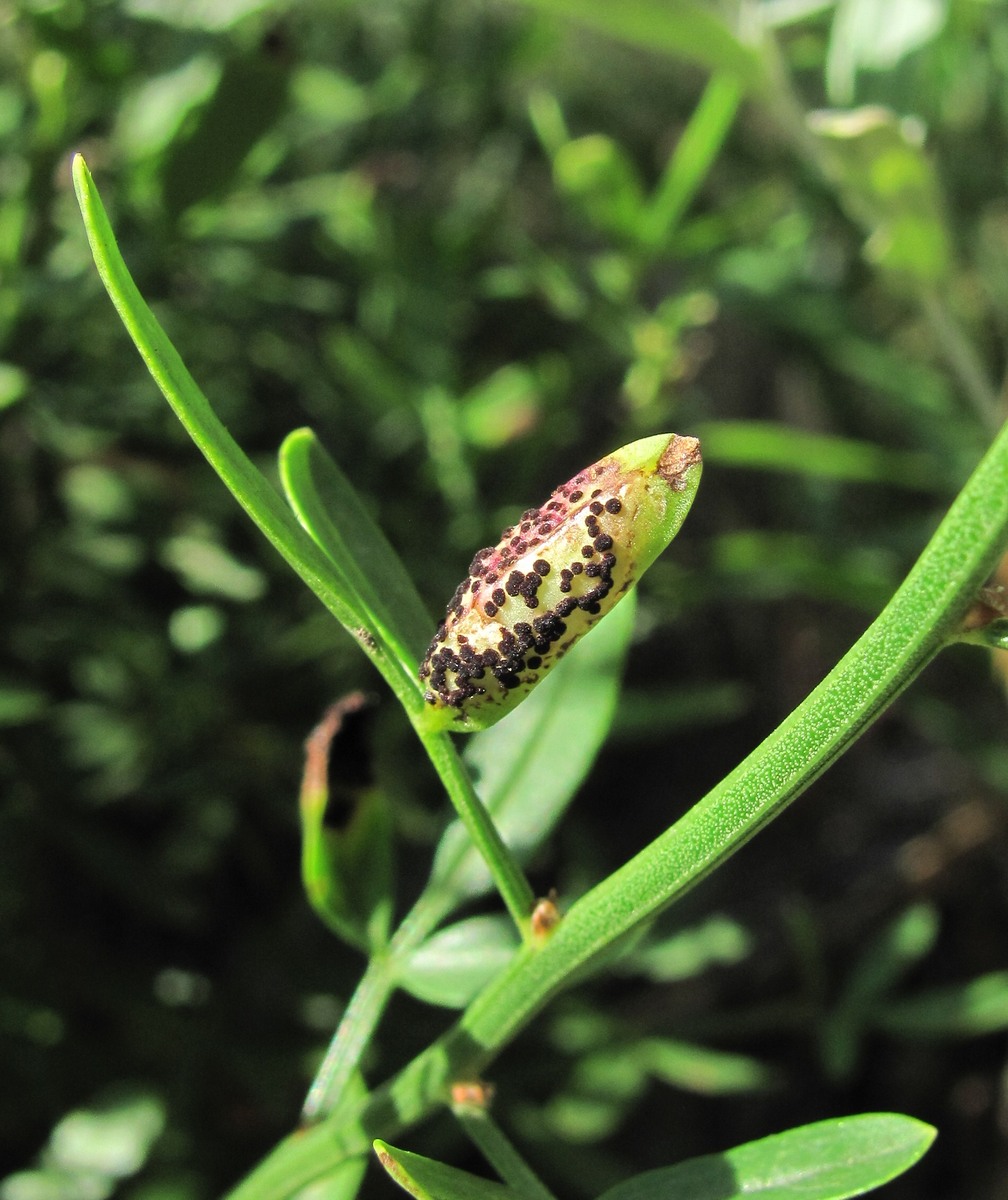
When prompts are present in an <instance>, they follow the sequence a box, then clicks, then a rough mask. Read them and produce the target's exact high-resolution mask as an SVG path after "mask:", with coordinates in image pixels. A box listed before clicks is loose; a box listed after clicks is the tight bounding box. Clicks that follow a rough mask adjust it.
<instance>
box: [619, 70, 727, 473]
mask: <svg viewBox="0 0 1008 1200" xmlns="http://www.w3.org/2000/svg"><path fill="white" fill-rule="evenodd" d="M741 99H742V90H741V88H740V87H739V84H738V80H737V79H736V78H735V76H733V75H730V74H724V75H720V74H719V75H715V76H714V77H713V79H711V81H710V83H709V84H708V85H707V87H706V89H705V90H704V94H703V96H701V98H700V102H699V104H698V105H697V107H696V109H695V110H694V112H693V115H692V116H691V117H690V119H689V124H688V125H687V126H686V128H685V129H684V130H683V132H682V134H681V135H680V137H679V139H678V141H677V142H676V147H675V150H674V151H673V153H672V156H671V158H670V159H669V161H668V164H667V166H666V167H665V171H664V172H663V174H662V177H661V180H660V181H659V183H658V186H657V188H656V189H655V192H654V195H653V196H652V197H651V199H650V201H649V202H648V204H647V206H646V212H645V214H644V225H643V228H642V229H641V230H640V234H639V236H640V238H641V240H642V241H643V242H644V243H645V244H646V245H648V246H651V247H658V246H661V245H662V244H663V243H665V242H666V241H667V240H668V238H669V237H670V235H671V234H672V233H673V232H674V230H675V228H676V226H677V225H678V224H679V222H680V220H681V219H682V217H683V215H684V214H685V212H686V210H687V208H688V207H689V205H690V202H691V201H692V199H693V197H694V196H695V195H696V193H697V192H698V191H699V189H700V186H701V184H702V183H703V181H704V180H705V179H706V178H707V175H708V174H709V172H710V169H711V166H712V165H713V163H714V160H715V159H716V158H717V155H718V153H719V151H720V150H721V147H722V146H723V145H724V140H725V138H726V137H727V136H728V131H729V129H731V126H732V122H733V121H734V119H735V114H736V113H737V112H738V107H739V103H740V102H741ZM705 449H706V448H705Z"/></svg>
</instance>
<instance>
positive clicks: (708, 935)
mask: <svg viewBox="0 0 1008 1200" xmlns="http://www.w3.org/2000/svg"><path fill="white" fill-rule="evenodd" d="M751 951H752V938H751V937H750V936H749V933H748V931H747V930H746V929H745V928H744V927H743V926H742V925H740V924H739V923H738V922H737V921H733V920H732V919H731V918H730V917H727V916H725V915H724V914H721V913H715V914H714V915H712V916H710V917H708V918H707V919H706V920H705V921H702V922H701V923H700V924H699V925H694V926H691V927H690V928H689V929H682V930H680V931H679V932H678V933H673V934H670V935H669V936H668V937H665V938H661V939H659V940H656V941H654V942H646V943H645V944H644V945H643V946H639V947H636V948H635V949H633V950H631V951H630V952H629V953H628V954H627V955H625V956H624V957H623V958H622V959H620V961H619V962H618V963H617V964H616V970H617V971H618V972H619V974H621V975H644V976H645V977H646V978H648V979H651V980H653V981H654V982H655V983H676V982H678V981H679V980H682V979H692V978H694V977H695V976H697V975H701V974H702V973H703V972H704V971H707V970H709V969H710V968H711V967H715V966H732V965H734V964H735V963H739V962H742V960H743V959H745V958H748V956H749V954H750V953H751Z"/></svg>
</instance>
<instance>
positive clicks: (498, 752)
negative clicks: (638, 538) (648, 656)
mask: <svg viewBox="0 0 1008 1200" xmlns="http://www.w3.org/2000/svg"><path fill="white" fill-rule="evenodd" d="M636 608H637V601H636V592H631V593H630V594H629V595H628V596H626V597H625V598H624V599H623V600H621V601H620V603H619V604H618V605H617V606H616V607H615V608H614V609H613V610H612V612H610V613H609V614H608V615H607V616H606V617H604V618H603V620H601V621H600V622H599V624H598V625H597V626H596V627H595V628H594V629H593V630H591V631H590V632H589V633H588V634H586V635H585V637H584V638H583V639H582V640H581V641H580V642H578V643H577V644H576V645H575V646H574V647H573V648H572V649H571V651H570V653H569V654H567V656H566V657H565V658H564V659H563V660H562V661H561V662H559V663H558V664H557V665H556V667H554V668H553V670H552V671H551V672H550V674H549V675H548V676H547V678H546V679H544V680H543V682H542V683H541V684H539V686H538V687H537V688H536V689H535V690H534V691H533V692H532V694H531V695H530V696H529V697H528V698H527V699H526V700H524V701H523V702H522V703H521V704H520V705H519V706H518V707H517V708H516V709H515V710H514V712H512V713H510V714H509V715H508V716H506V717H505V718H504V719H503V720H502V721H500V722H499V723H498V724H497V725H494V726H492V727H491V728H490V729H485V730H483V731H482V732H480V733H475V734H473V735H472V737H471V738H470V739H469V741H468V743H467V746H466V755H465V757H466V761H467V762H468V764H469V766H470V767H472V768H473V770H474V771H475V772H476V773H477V785H476V791H477V792H478V794H479V796H480V798H481V799H482V800H483V803H484V804H485V805H486V807H487V809H488V810H489V812H490V814H491V815H492V817H493V818H494V822H495V824H496V825H497V828H498V829H499V830H500V832H501V835H502V836H503V838H504V841H505V842H506V843H507V844H508V845H509V846H510V847H511V848H512V849H513V850H514V852H515V854H516V855H517V856H518V858H519V859H520V860H527V859H528V858H529V857H530V856H531V855H532V853H533V852H534V851H535V850H536V849H537V847H539V846H540V845H542V843H543V841H544V840H545V839H546V838H547V837H548V836H549V834H550V832H551V831H552V829H553V828H554V827H555V825H556V823H557V822H558V821H559V819H560V817H561V816H562V815H563V812H564V810H565V809H566V807H567V805H568V804H569V803H570V802H571V800H572V799H573V798H574V794H575V792H576V791H577V789H578V788H579V787H580V785H581V783H582V781H583V780H584V778H585V776H586V775H587V774H588V771H589V770H590V768H591V765H592V763H593V762H594V761H595V756H596V754H598V751H599V748H600V747H601V745H602V743H603V741H604V740H605V737H606V734H607V733H608V731H609V726H610V725H611V723H612V719H613V716H614V714H615V711H616V700H617V697H618V695H619V687H620V675H621V672H622V667H623V661H624V658H625V656H626V653H627V649H628V647H629V644H630V637H631V635H632V633H633V626H634V618H635V615H636ZM544 780H548V781H549V786H548V787H544V786H543V781H544ZM433 879H434V881H435V882H436V883H438V884H440V885H442V886H445V887H448V888H450V889H451V890H452V891H453V892H455V893H456V894H459V895H478V894H480V893H481V892H484V891H486V890H487V889H488V888H489V886H490V877H489V874H488V873H487V870H486V867H485V866H484V864H483V861H482V860H481V859H480V857H479V856H478V855H477V854H475V853H474V852H473V851H472V850H471V848H470V846H469V842H468V839H467V837H466V834H465V831H464V830H463V829H462V827H461V825H460V824H459V823H457V822H456V823H454V824H452V825H451V826H449V828H448V829H447V830H446V831H445V834H444V837H443V838H442V839H441V843H440V845H439V846H438V850H437V854H436V856H435V859H434V871H433Z"/></svg>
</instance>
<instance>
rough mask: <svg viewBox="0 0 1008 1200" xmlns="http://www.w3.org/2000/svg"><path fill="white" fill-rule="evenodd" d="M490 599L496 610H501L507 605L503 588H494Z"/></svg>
mask: <svg viewBox="0 0 1008 1200" xmlns="http://www.w3.org/2000/svg"><path fill="white" fill-rule="evenodd" d="M491 598H492V600H493V602H494V604H496V605H497V607H498V608H501V607H502V606H503V605H505V604H506V603H507V596H506V595H505V594H504V589H503V588H494V590H493V596H492V597H491Z"/></svg>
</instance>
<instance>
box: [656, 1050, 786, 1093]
mask: <svg viewBox="0 0 1008 1200" xmlns="http://www.w3.org/2000/svg"><path fill="white" fill-rule="evenodd" d="M633 1054H634V1057H635V1058H637V1059H638V1060H639V1062H640V1063H641V1065H642V1066H643V1067H644V1069H645V1070H646V1071H647V1073H648V1075H650V1076H651V1078H652V1079H658V1080H660V1081H661V1082H662V1083H667V1084H669V1085H671V1086H672V1087H677V1088H681V1089H682V1090H683V1091H688V1092H697V1093H699V1094H700V1095H704V1096H723V1095H730V1094H733V1093H738V1092H752V1091H758V1090H760V1089H763V1088H766V1087H769V1086H770V1084H771V1083H772V1082H773V1072H772V1071H771V1070H770V1069H769V1068H768V1067H765V1066H764V1065H763V1063H761V1062H759V1061H758V1060H757V1059H755V1058H751V1057H750V1056H749V1055H747V1054H729V1053H727V1052H726V1051H724V1050H712V1049H711V1048H710V1047H709V1046H697V1045H695V1044H693V1043H691V1042H681V1041H678V1040H677V1039H675V1038H647V1039H646V1040H644V1041H642V1042H640V1043H639V1044H638V1045H637V1046H635V1047H634V1048H633Z"/></svg>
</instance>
